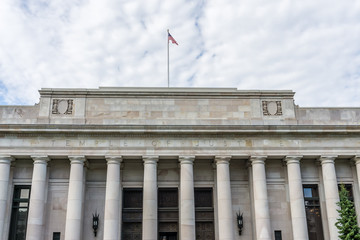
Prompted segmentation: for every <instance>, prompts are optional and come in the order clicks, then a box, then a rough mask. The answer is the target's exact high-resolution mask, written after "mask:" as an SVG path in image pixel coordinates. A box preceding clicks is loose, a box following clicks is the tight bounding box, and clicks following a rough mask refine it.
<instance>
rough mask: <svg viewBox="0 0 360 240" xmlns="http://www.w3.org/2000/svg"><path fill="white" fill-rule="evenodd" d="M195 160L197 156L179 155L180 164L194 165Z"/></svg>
mask: <svg viewBox="0 0 360 240" xmlns="http://www.w3.org/2000/svg"><path fill="white" fill-rule="evenodd" d="M194 161H195V156H179V162H180V164H191V165H193V164H194Z"/></svg>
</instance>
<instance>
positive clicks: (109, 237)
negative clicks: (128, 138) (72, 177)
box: [104, 156, 122, 240]
mask: <svg viewBox="0 0 360 240" xmlns="http://www.w3.org/2000/svg"><path fill="white" fill-rule="evenodd" d="M106 161H107V176H106V196H105V216H104V240H118V239H121V234H120V233H121V210H122V209H121V180H120V164H121V162H122V157H120V156H119V157H115V156H107V157H106Z"/></svg>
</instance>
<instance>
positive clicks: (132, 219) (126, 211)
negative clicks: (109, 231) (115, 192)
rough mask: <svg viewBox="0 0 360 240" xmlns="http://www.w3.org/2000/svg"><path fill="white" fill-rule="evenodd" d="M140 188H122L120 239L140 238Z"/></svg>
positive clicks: (141, 203)
mask: <svg viewBox="0 0 360 240" xmlns="http://www.w3.org/2000/svg"><path fill="white" fill-rule="evenodd" d="M142 207H143V190H142V188H124V190H123V210H122V231H121V232H122V239H127V240H138V239H141V238H142Z"/></svg>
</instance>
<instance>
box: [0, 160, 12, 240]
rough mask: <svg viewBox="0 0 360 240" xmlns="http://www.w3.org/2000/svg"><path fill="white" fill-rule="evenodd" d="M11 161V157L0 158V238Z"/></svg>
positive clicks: (2, 230) (2, 232)
mask: <svg viewBox="0 0 360 240" xmlns="http://www.w3.org/2000/svg"><path fill="white" fill-rule="evenodd" d="M11 161H14V158H12V157H11V156H0V238H2V237H3V234H4V225H5V215H6V209H7V207H6V206H7V204H6V203H7V200H8V190H9V181H10V164H11Z"/></svg>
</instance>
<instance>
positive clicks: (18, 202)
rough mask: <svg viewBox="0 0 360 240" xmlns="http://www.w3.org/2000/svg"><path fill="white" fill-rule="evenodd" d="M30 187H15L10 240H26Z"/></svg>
mask: <svg viewBox="0 0 360 240" xmlns="http://www.w3.org/2000/svg"><path fill="white" fill-rule="evenodd" d="M29 200H30V186H15V188H14V195H13V203H12V210H11V223H10V233H9V240H25V238H26V227H27V220H28V211H29Z"/></svg>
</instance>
